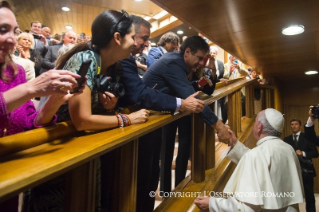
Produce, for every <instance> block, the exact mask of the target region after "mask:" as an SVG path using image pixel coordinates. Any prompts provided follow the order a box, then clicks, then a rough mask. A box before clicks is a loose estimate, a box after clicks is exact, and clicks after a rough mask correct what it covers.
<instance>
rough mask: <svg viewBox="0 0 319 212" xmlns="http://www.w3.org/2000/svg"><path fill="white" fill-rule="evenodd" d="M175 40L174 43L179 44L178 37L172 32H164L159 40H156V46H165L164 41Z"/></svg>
mask: <svg viewBox="0 0 319 212" xmlns="http://www.w3.org/2000/svg"><path fill="white" fill-rule="evenodd" d="M171 42H175V43H176V45H178V44H179V37H178V35H176V34H175V33H174V32H166V33H165V34H164V35H162V37H161V38H160V40H159V41H158V43H157V45H158V46H165V43H171Z"/></svg>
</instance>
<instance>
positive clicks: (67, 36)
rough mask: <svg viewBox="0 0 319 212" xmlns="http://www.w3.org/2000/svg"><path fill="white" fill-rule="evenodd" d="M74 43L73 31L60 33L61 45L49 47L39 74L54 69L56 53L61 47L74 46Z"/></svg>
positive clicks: (74, 34)
mask: <svg viewBox="0 0 319 212" xmlns="http://www.w3.org/2000/svg"><path fill="white" fill-rule="evenodd" d="M75 41H76V33H75V32H74V31H73V30H68V31H66V32H64V33H62V43H59V44H57V45H54V46H49V50H48V52H47V53H46V55H45V57H44V58H43V60H42V63H41V67H42V69H41V71H40V74H42V73H43V72H46V71H48V70H50V69H53V68H54V67H55V61H56V59H57V55H58V51H59V49H60V48H61V47H62V45H68V44H75Z"/></svg>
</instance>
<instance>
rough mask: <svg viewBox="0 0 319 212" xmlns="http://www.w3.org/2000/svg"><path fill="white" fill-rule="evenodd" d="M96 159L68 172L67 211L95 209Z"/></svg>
mask: <svg viewBox="0 0 319 212" xmlns="http://www.w3.org/2000/svg"><path fill="white" fill-rule="evenodd" d="M96 167H97V161H96V159H94V160H91V161H90V162H87V163H85V164H83V165H81V166H79V167H77V168H75V169H73V170H72V171H69V172H68V173H67V174H66V191H65V204H64V205H65V206H64V207H65V211H69V212H78V211H87V212H94V211H95V192H96V190H95V188H96Z"/></svg>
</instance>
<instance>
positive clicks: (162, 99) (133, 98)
mask: <svg viewBox="0 0 319 212" xmlns="http://www.w3.org/2000/svg"><path fill="white" fill-rule="evenodd" d="M120 63H121V64H122V66H123V76H122V77H121V79H120V81H119V82H120V83H122V84H123V85H124V88H125V95H124V97H121V98H120V99H119V100H118V103H117V106H119V107H125V106H128V105H134V104H137V105H139V106H141V107H143V108H147V109H151V110H158V111H161V110H164V111H170V112H174V111H175V110H176V107H177V104H176V98H175V97H173V96H169V95H166V94H164V93H161V92H159V91H157V90H155V89H152V88H149V87H147V86H146V85H145V84H144V83H143V81H142V80H141V78H140V77H139V76H138V73H137V65H136V63H135V59H134V58H133V57H132V56H131V58H130V59H126V60H121V61H120ZM153 86H154V85H153ZM153 86H152V87H153Z"/></svg>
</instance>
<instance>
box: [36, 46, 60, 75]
mask: <svg viewBox="0 0 319 212" xmlns="http://www.w3.org/2000/svg"><path fill="white" fill-rule="evenodd" d="M61 47H62V45H55V46H49V49H48V52H47V53H46V54H45V57H44V58H43V60H42V62H41V68H42V69H41V71H40V74H42V73H43V72H46V71H48V70H50V69H53V68H54V67H55V61H56V59H57V54H58V51H59V49H60V48H61Z"/></svg>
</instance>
